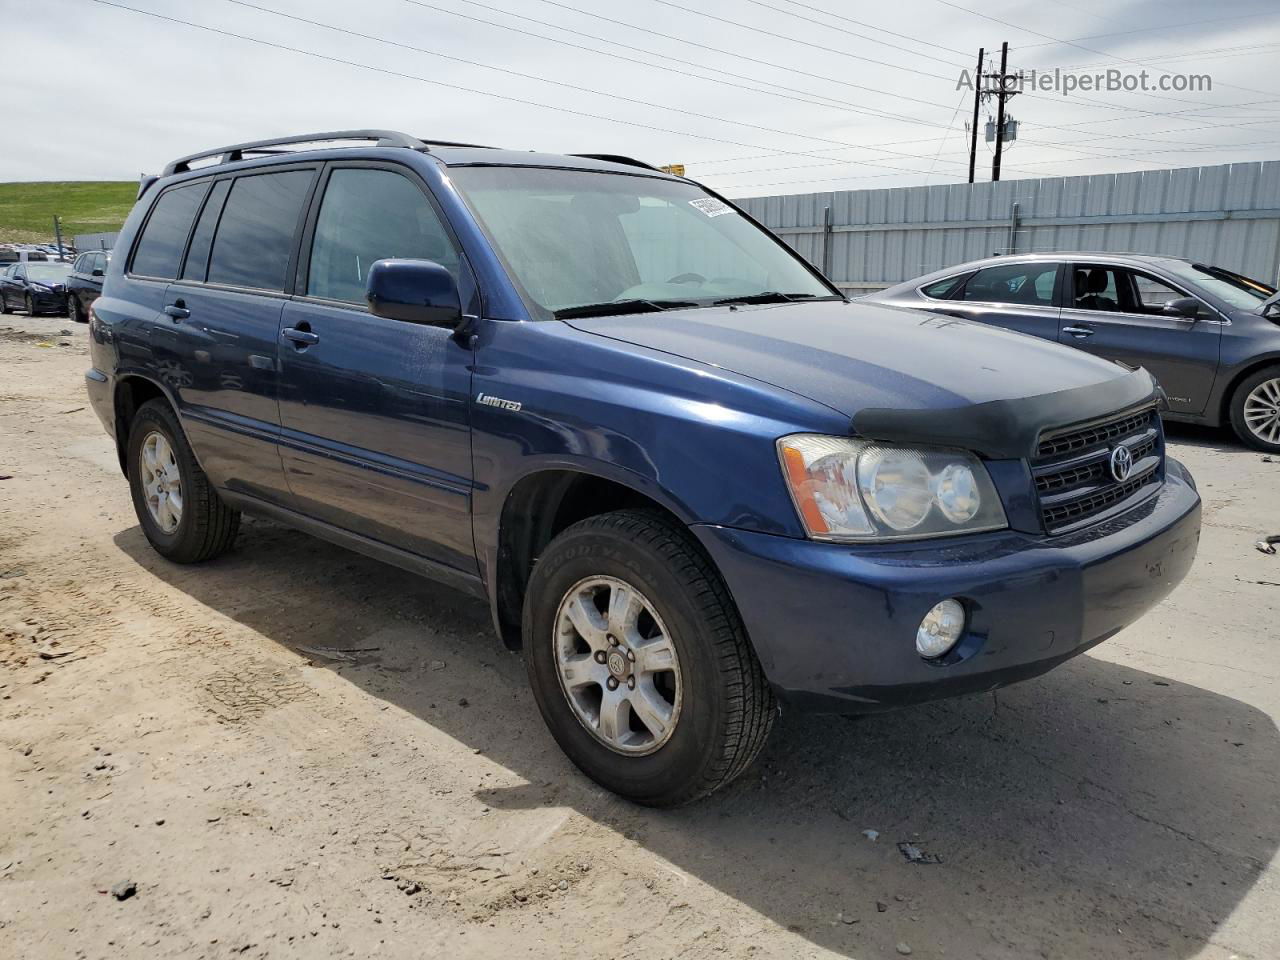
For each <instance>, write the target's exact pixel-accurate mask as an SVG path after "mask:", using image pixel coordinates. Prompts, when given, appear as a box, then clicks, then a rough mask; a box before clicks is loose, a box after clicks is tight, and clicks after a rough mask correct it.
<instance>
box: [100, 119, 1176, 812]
mask: <svg viewBox="0 0 1280 960" xmlns="http://www.w3.org/2000/svg"><path fill="white" fill-rule="evenodd" d="M116 253H117V255H116V256H115V257H113V258H112V260H111V263H110V266H109V267H108V270H107V276H106V278H105V286H104V289H103V292H102V295H101V297H100V298H99V299H98V300H96V301H95V302H94V304H93V306H92V308H91V320H90V322H91V327H90V330H91V337H92V360H93V366H92V369H90V370H89V371H88V373H87V384H88V391H89V396H90V398H91V400H92V403H93V407H94V409H95V410H96V411H97V413H98V416H99V417H100V418H101V419H102V422H103V424H104V425H105V426H106V428H107V430H108V432H109V433H110V434H111V435H112V436H113V437H114V438H115V443H116V448H117V450H118V452H119V458H120V466H121V468H122V470H123V471H124V473H125V475H126V476H127V477H128V480H129V484H130V487H131V489H132V494H133V501H134V505H135V507H136V510H137V515H138V520H139V523H140V524H141V526H142V529H143V531H144V532H145V534H146V536H147V538H148V539H149V540H150V542H151V543H152V545H153V546H154V547H155V549H156V550H157V551H158V552H159V553H160V554H162V555H163V556H165V557H167V558H169V559H170V560H173V561H176V562H179V563H192V562H196V561H200V560H206V559H208V558H210V557H213V556H215V555H217V554H219V553H221V552H222V551H224V550H226V549H227V548H228V547H229V546H230V545H231V543H232V541H233V539H234V538H235V535H236V529H237V526H238V523H239V518H240V514H241V512H242V511H249V512H251V513H254V514H257V515H261V516H266V517H270V518H274V519H275V520H278V521H280V522H282V523H285V524H289V525H291V526H293V527H296V528H299V529H301V530H303V531H306V532H308V533H311V534H314V535H316V536H318V537H322V538H324V539H327V540H330V541H333V542H335V543H339V544H342V545H345V546H347V547H350V548H351V549H353V550H357V551H359V552H361V553H364V554H367V555H369V556H372V557H376V558H378V559H381V560H384V561H386V562H389V563H392V564H396V565H398V566H400V567H404V568H407V569H409V570H413V571H417V572H419V573H422V574H424V575H426V576H429V577H433V578H436V579H438V580H442V581H445V582H446V583H450V584H453V585H455V586H457V587H458V588H460V589H462V590H465V591H468V592H470V593H472V594H474V595H476V596H477V597H480V598H483V599H484V600H485V601H487V602H488V604H489V606H490V608H491V610H492V613H493V621H494V626H495V628H496V630H497V632H498V634H499V635H500V636H501V638H502V639H503V641H505V642H506V643H507V644H508V645H509V646H511V647H522V648H523V650H524V655H525V659H526V663H527V665H528V673H529V679H530V682H531V684H532V687H533V691H534V694H535V698H536V700H537V703H538V706H539V708H540V710H541V712H542V715H543V718H544V719H545V721H546V723H547V725H548V726H549V727H550V729H551V732H552V734H553V735H554V737H555V739H556V740H557V741H558V743H559V744H560V746H561V747H562V748H563V749H564V751H565V752H566V753H567V754H568V755H569V757H570V758H572V760H573V761H574V762H575V763H576V764H577V765H578V766H579V767H580V768H581V769H582V770H583V771H584V772H585V773H587V774H588V775H589V776H590V777H592V778H594V779H595V780H596V781H597V782H599V783H601V784H603V785H604V786H606V787H608V788H609V789H611V790H614V791H616V792H617V793H619V794H621V795H623V796H626V797H629V798H631V799H633V800H635V801H638V802H640V803H645V804H653V805H673V804H679V803H684V802H688V801H691V800H694V799H696V798H698V797H701V796H705V795H706V794H708V793H710V792H711V791H712V790H714V789H716V788H717V787H719V786H721V785H722V784H724V783H726V782H728V781H730V780H732V779H733V778H734V777H735V776H737V775H738V774H740V773H741V772H742V771H743V770H744V769H745V768H746V767H747V766H748V765H749V764H750V762H751V760H752V758H753V757H754V756H755V754H756V753H757V751H758V750H759V749H760V747H761V745H762V744H763V742H764V740H765V738H766V736H767V734H768V732H769V728H770V726H771V724H772V722H773V720H774V718H775V716H776V715H777V713H778V710H779V704H786V705H788V706H792V707H795V708H801V709H811V710H819V711H828V712H867V711H875V710H882V709H886V708H889V707H894V706H898V705H902V704H909V703H916V702H920V701H925V700H930V699H933V698H937V697H942V696H949V695H953V694H959V693H964V692H969V691H981V690H989V689H992V688H994V687H997V686H1000V685H1002V684H1006V683H1010V682H1012V681H1015V680H1019V679H1023V678H1026V677H1031V676H1034V675H1036V674H1039V673H1042V672H1044V671H1045V670H1048V669H1049V668H1051V667H1053V666H1054V665H1055V664H1057V663H1060V662H1062V661H1063V660H1065V659H1067V658H1068V657H1071V656H1074V655H1076V654H1078V653H1080V652H1081V651H1082V650H1085V649H1087V648H1088V647H1090V646H1091V645H1093V644H1095V643H1098V642H1100V641H1102V640H1105V639H1106V638H1108V637H1110V636H1112V635H1113V634H1115V633H1116V632H1117V631H1119V630H1120V629H1122V628H1123V627H1125V626H1126V625H1127V624H1130V623H1132V622H1133V621H1134V620H1135V619H1136V618H1137V617H1139V616H1140V615H1141V614H1142V613H1143V612H1144V611H1146V610H1148V609H1149V608H1150V607H1151V606H1152V605H1153V604H1155V603H1156V602H1157V601H1159V600H1160V599H1161V598H1162V597H1164V596H1165V595H1166V594H1167V593H1168V592H1169V591H1170V590H1171V589H1172V588H1173V587H1174V586H1175V585H1176V584H1177V583H1178V582H1179V581H1180V580H1181V579H1182V577H1183V576H1184V575H1185V574H1186V572H1187V569H1188V568H1189V567H1190V566H1191V563H1192V560H1193V558H1194V556H1195V552H1196V546H1197V542H1198V539H1199V530H1200V500H1199V497H1198V496H1197V494H1196V491H1195V484H1194V483H1193V481H1192V479H1191V477H1190V476H1189V475H1188V473H1187V471H1186V470H1185V469H1184V468H1183V467H1182V466H1181V465H1180V464H1178V463H1177V462H1176V461H1174V460H1172V459H1169V458H1168V457H1166V455H1165V446H1164V436H1163V433H1162V431H1161V426H1160V418H1159V408H1160V405H1161V401H1162V397H1161V394H1160V392H1159V389H1158V388H1157V387H1156V385H1155V384H1154V382H1153V381H1152V379H1151V377H1150V376H1149V375H1148V374H1147V373H1146V372H1145V371H1143V370H1141V369H1131V368H1128V367H1124V366H1120V365H1118V364H1116V363H1112V362H1110V361H1106V360H1103V359H1100V358H1097V357H1093V356H1090V355H1088V354H1085V353H1082V352H1080V351H1076V350H1071V349H1068V348H1066V347H1062V346H1058V345H1054V344H1049V343H1045V342H1043V341H1041V340H1038V339H1035V338H1032V337H1026V336H1023V335H1020V334H1017V333H1011V332H1009V331H1005V330H1000V329H994V328H991V327H989V326H985V325H982V324H976V323H970V322H966V321H961V320H955V319H952V318H941V317H937V316H931V315H929V314H925V313H918V312H914V311H907V310H901V309H893V308H887V307H881V306H874V305H869V304H861V303H851V302H849V301H848V300H847V299H846V298H845V297H843V296H842V295H841V294H840V293H839V291H838V290H836V289H835V288H834V287H833V286H832V285H831V284H830V283H828V282H827V281H826V280H825V279H824V278H823V277H822V276H821V275H820V274H819V273H818V272H817V271H815V270H814V269H813V268H812V267H810V266H809V265H808V264H807V263H806V262H805V261H804V260H802V259H801V258H800V257H798V256H797V255H796V254H795V253H794V252H792V251H791V250H790V249H789V248H788V247H787V246H786V245H784V244H783V243H782V242H781V241H779V240H778V239H777V238H776V237H774V236H773V235H772V234H770V233H769V232H768V231H766V230H765V229H764V228H763V227H761V226H760V225H759V224H758V223H756V222H755V221H753V220H752V219H751V218H750V217H748V216H747V215H746V214H744V213H742V212H741V211H740V210H738V209H737V208H736V207H734V206H733V205H732V204H731V203H729V202H728V201H726V200H724V199H723V198H721V197H719V196H717V195H716V194H714V193H713V192H711V191H709V190H707V189H705V188H703V187H701V186H699V185H697V184H696V183H693V182H691V181H689V180H686V179H684V178H682V177H677V176H671V175H668V174H666V173H663V172H661V171H659V170H656V169H654V168H652V167H650V166H648V165H646V164H643V163H640V162H638V161H635V160H630V159H628V158H625V157H617V156H604V155H579V156H551V155H544V154H538V153H525V152H516V151H507V150H499V149H492V148H487V147H478V146H470V145H462V144H449V143H439V142H432V141H423V140H420V139H417V138H414V137H410V136H407V135H405V134H401V133H395V132H390V131H370V130H361V131H344V132H340V133H326V134H313V135H308V136H299V137H289V138H285V139H281V140H273V141H267V142H258V143H251V144H239V145H236V146H230V147H221V148H219V149H217V150H212V151H206V152H203V153H200V154H195V155H193V156H190V157H184V158H182V159H180V160H177V161H175V162H173V163H171V164H169V165H168V167H167V168H166V169H165V171H164V174H163V175H162V176H161V177H159V178H147V179H146V180H144V182H143V184H142V188H141V190H140V194H139V198H138V203H137V205H136V207H135V209H134V210H133V212H132V214H131V215H130V217H129V220H128V222H127V223H126V224H125V226H124V229H123V232H122V233H121V236H120V240H119V243H118V245H117V247H116Z"/></svg>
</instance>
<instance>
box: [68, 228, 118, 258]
mask: <svg viewBox="0 0 1280 960" xmlns="http://www.w3.org/2000/svg"><path fill="white" fill-rule="evenodd" d="M119 236H120V234H119V233H77V234H76V237H75V243H76V250H78V251H79V252H80V253H84V252H85V251H86V250H110V249H111V248H112V247H114V246H115V245H116V239H117V238H118V237H119Z"/></svg>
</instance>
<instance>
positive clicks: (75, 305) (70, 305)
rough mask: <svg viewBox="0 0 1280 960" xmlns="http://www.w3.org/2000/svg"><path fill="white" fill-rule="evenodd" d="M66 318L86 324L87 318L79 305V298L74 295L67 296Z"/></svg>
mask: <svg viewBox="0 0 1280 960" xmlns="http://www.w3.org/2000/svg"><path fill="white" fill-rule="evenodd" d="M67 316H68V317H70V318H71V319H72V320H74V321H75V322H76V323H88V322H89V317H88V315H87V314H86V313H85V311H84V307H83V306H81V304H80V298H79V297H77V296H76V295H75V294H74V293H69V294H67Z"/></svg>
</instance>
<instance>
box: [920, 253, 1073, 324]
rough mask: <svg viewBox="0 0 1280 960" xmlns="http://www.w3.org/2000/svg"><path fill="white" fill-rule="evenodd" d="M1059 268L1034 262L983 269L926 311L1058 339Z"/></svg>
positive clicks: (1054, 265)
mask: <svg viewBox="0 0 1280 960" xmlns="http://www.w3.org/2000/svg"><path fill="white" fill-rule="evenodd" d="M1059 266H1060V265H1059V264H1057V263H1046V262H1044V261H1034V262H1029V263H1028V262H1024V263H1008V264H1004V263H1002V264H995V265H993V266H989V267H983V268H982V269H981V270H979V271H978V272H977V273H975V274H973V275H972V276H971V277H969V279H968V280H967V281H965V283H964V285H963V286H962V287H960V288H959V289H957V290H956V291H954V292H951V294H950V298H949V299H947V300H944V301H938V302H937V304H936V305H935V304H934V303H932V302H931V303H929V305H928V307H927V309H929V310H931V311H932V312H934V313H945V314H947V315H948V316H953V317H962V318H964V319H966V320H976V321H978V322H979V323H989V324H991V325H992V326H995V327H1004V328H1005V329H1007V330H1016V331H1018V332H1019V333H1029V334H1031V335H1033V336H1037V337H1043V338H1044V339H1046V340H1056V339H1058V306H1057V285H1058V282H1059V280H1058V274H1059Z"/></svg>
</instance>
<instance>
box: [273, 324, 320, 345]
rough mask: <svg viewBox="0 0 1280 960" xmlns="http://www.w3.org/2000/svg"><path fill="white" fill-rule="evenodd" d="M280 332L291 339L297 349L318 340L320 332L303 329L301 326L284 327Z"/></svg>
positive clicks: (287, 338)
mask: <svg viewBox="0 0 1280 960" xmlns="http://www.w3.org/2000/svg"><path fill="white" fill-rule="evenodd" d="M280 333H281V336H283V337H284V338H285V339H286V340H290V341H292V342H293V345H294V346H295V347H297V348H298V349H299V350H302V349H304V348H306V347H309V346H311V345H312V344H313V343H319V342H320V334H318V333H312V332H311V331H310V330H304V329H303V328H302V327H285V328H284V330H282V331H281V332H280Z"/></svg>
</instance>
